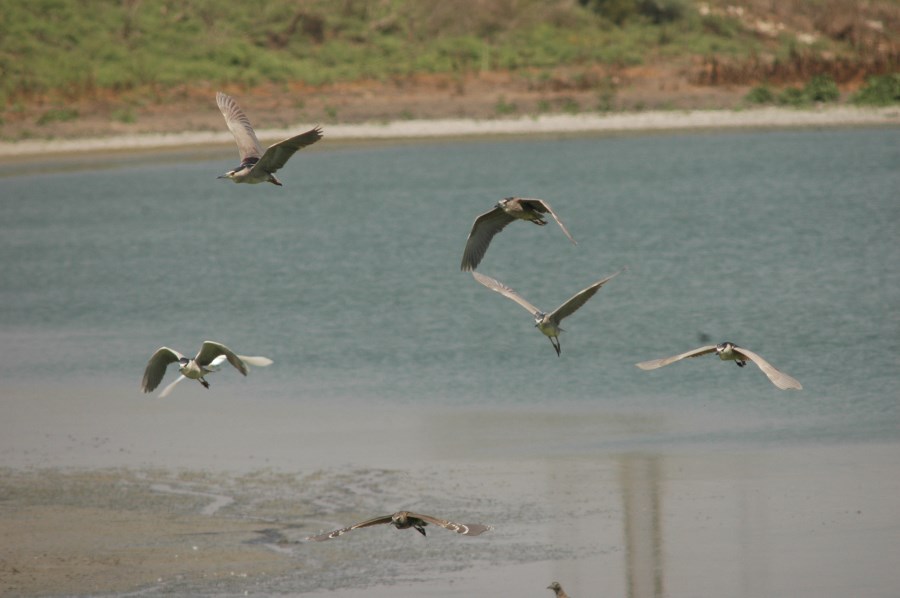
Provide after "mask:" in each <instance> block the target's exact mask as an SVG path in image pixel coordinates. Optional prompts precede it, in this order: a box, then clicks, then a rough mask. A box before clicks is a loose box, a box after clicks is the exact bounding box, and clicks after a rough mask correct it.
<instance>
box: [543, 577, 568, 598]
mask: <svg viewBox="0 0 900 598" xmlns="http://www.w3.org/2000/svg"><path fill="white" fill-rule="evenodd" d="M547 589H548V590H553V591H554V592H555V593H556V598H569V595H568V594H566V591H565V590H564V589H562V586H561V585H559V582H558V581H554V582H553V583H551V584H550V585H549V586H547Z"/></svg>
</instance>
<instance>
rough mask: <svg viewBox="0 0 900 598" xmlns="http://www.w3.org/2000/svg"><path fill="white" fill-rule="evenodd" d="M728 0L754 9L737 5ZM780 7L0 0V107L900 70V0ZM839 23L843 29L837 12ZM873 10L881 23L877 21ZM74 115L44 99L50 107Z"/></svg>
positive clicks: (812, 96)
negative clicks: (810, 33)
mask: <svg viewBox="0 0 900 598" xmlns="http://www.w3.org/2000/svg"><path fill="white" fill-rule="evenodd" d="M701 5H702V6H703V9H702V10H701V9H700V8H699V7H700V6H701ZM732 5H740V6H741V7H745V8H746V9H747V10H748V11H756V12H754V16H753V17H752V18H750V17H749V16H746V15H745V16H744V17H742V16H741V15H742V14H744V13H740V12H736V11H735V10H733V9H734V6H732ZM774 5H775V3H773V2H770V1H769V0H741V1H733V0H708V1H707V2H702V3H700V2H696V1H695V0H577V1H576V2H572V1H571V0H491V1H487V2H486V1H484V0H453V1H450V2H446V1H444V2H439V1H434V2H430V1H422V0H379V1H375V0H304V1H302V2H299V1H297V0H267V1H266V2H259V3H255V4H252V5H248V4H247V3H241V2H223V1H221V0H155V1H143V0H93V1H88V0H29V1H28V2H22V1H19V0H0V73H2V77H0V107H3V106H5V107H6V108H7V110H9V109H10V107H11V106H15V105H16V104H19V103H22V102H24V103H32V101H33V100H35V99H40V100H43V101H47V100H49V101H50V102H51V103H52V104H56V103H59V102H60V101H62V102H65V101H68V100H72V99H77V98H85V97H87V98H93V97H101V96H103V94H106V93H112V94H121V93H123V92H128V91H131V90H137V91H139V92H140V93H142V94H145V95H146V96H147V97H148V99H147V101H148V103H152V102H159V101H162V98H164V97H166V93H165V92H166V91H167V90H173V89H181V88H183V87H186V86H196V85H197V84H199V83H203V84H208V85H210V86H221V85H240V86H244V87H253V86H257V85H261V84H267V83H275V84H284V85H286V84H288V83H294V82H302V83H306V84H309V85H320V84H325V83H330V82H340V81H354V80H362V79H376V80H381V81H390V80H394V79H400V78H403V77H407V76H410V75H412V74H418V73H442V74H450V75H453V76H459V77H463V76H464V75H466V74H469V73H477V72H482V71H495V70H509V71H517V72H520V73H523V77H524V76H527V77H535V78H534V80H533V84H534V85H535V86H537V87H539V86H540V85H542V84H544V83H545V82H544V81H542V80H541V79H540V78H541V77H542V76H543V75H542V74H541V73H547V72H549V71H551V70H553V69H556V68H557V67H561V66H565V67H573V68H574V69H578V68H580V67H584V69H585V72H587V70H586V69H587V68H588V67H593V66H595V65H598V64H599V65H608V66H609V67H610V68H620V67H627V66H633V65H639V64H643V63H648V62H652V61H659V60H670V61H671V60H680V61H682V62H681V63H682V64H687V63H688V61H689V60H690V59H691V58H697V57H702V58H703V59H705V60H708V61H709V62H710V63H714V64H717V65H719V67H720V68H719V69H718V71H717V72H716V76H717V77H719V79H718V80H717V81H711V83H713V84H715V83H722V82H725V80H724V79H723V77H725V76H726V75H727V76H729V77H731V78H729V79H728V80H727V82H728V83H749V82H752V81H759V80H765V78H766V77H765V73H762V76H761V75H760V73H759V72H757V71H753V70H752V69H747V68H745V66H746V65H747V64H757V61H758V60H759V58H760V56H769V57H774V60H775V61H776V66H777V67H778V68H781V69H782V70H784V69H786V68H787V67H785V65H786V64H790V63H791V62H792V61H793V62H798V61H804V60H805V61H809V60H811V58H810V57H811V56H813V57H814V58H815V59H818V57H820V56H825V55H828V56H831V57H837V58H839V59H841V60H845V64H853V63H854V61H859V62H860V63H861V64H866V63H865V60H868V59H869V58H871V56H872V53H873V52H876V49H877V48H883V47H888V48H894V49H893V50H890V51H889V53H888V54H887V59H886V60H883V58H884V57H883V56H879V57H878V60H881V62H877V61H875V63H877V64H878V65H879V67H878V68H879V69H880V70H879V71H872V72H884V71H885V70H887V71H891V70H892V69H893V70H896V69H895V68H894V66H895V64H896V54H897V52H896V47H897V45H896V39H897V35H896V32H897V31H898V27H897V26H896V25H897V23H898V22H900V16H898V15H900V4H898V2H897V0H871V1H870V2H867V3H866V6H865V7H861V6H860V5H859V3H858V2H855V1H854V0H828V1H827V2H823V1H822V0H791V1H790V2H785V3H783V6H779V9H778V11H777V12H776V13H774V16H773V15H772V14H770V12H771V11H773V10H775V9H774V8H772V7H773V6H774ZM741 10H744V8H741ZM860 10H864V11H867V12H865V14H863V13H860V12H859V11H860ZM766 11H770V12H766ZM748 14H749V13H748ZM760 15H762V16H764V17H766V18H768V17H771V18H774V19H776V20H778V19H786V20H788V21H790V17H792V16H796V17H797V18H798V20H797V23H801V24H802V25H798V28H801V29H802V27H805V26H808V23H813V25H814V26H815V27H816V28H817V31H818V32H819V33H818V35H817V37H816V41H815V43H813V44H812V45H804V44H802V43H799V42H798V41H797V36H796V35H793V34H788V33H778V34H777V35H768V34H765V33H760V31H757V30H754V29H753V27H754V26H755V25H754V23H758V22H759V21H760V19H759V18H758V16H760ZM847 15H851V16H852V17H853V18H852V19H849V20H848V18H845V17H847ZM763 20H764V19H763ZM844 22H847V23H851V24H852V25H848V27H851V29H847V28H846V27H844V28H840V27H838V26H837V25H839V24H840V23H844ZM869 22H876V23H880V24H879V25H878V27H880V29H878V28H877V27H874V26H872V27H870V26H869V25H866V23H869ZM878 31H881V32H886V33H878ZM873 35H881V36H882V37H880V38H877V39H876V38H873V37H872V36H873ZM867 36H868V37H867ZM885 39H886V40H887V43H882V42H883V41H884V40H885ZM872 40H874V41H872ZM798 48H800V49H801V50H802V51H799V50H798ZM877 51H880V50H877ZM891 52H892V53H891ZM829 60H830V59H829ZM836 63H837V62H836ZM760 64H761V63H760ZM873 64H874V63H873ZM885 65H887V66H886V67H885ZM796 72H803V69H796ZM805 72H809V71H808V70H807V71H805ZM816 72H822V71H821V69H818V70H817V71H816ZM534 73H538V74H537V75H535V74H534ZM594 77H595V79H590V78H589V77H585V79H584V81H580V82H579V81H577V80H576V81H572V82H570V83H571V85H572V86H573V87H574V88H577V89H596V90H597V92H598V108H599V109H601V110H608V109H610V108H611V107H612V106H613V104H614V103H615V102H614V95H615V90H614V89H612V88H610V87H609V86H608V85H606V84H604V83H603V82H602V81H600V80H598V79H596V75H594ZM782 80H783V79H782ZM838 80H840V81H843V79H840V78H839V79H838ZM831 83H833V81H831ZM872 85H876V86H880V87H873V88H872V89H873V90H872V91H871V92H867V94H868V95H865V94H864V95H861V96H859V99H858V100H857V101H859V102H861V103H877V102H880V101H883V99H879V98H887V97H892V93H893V92H891V91H890V89H893V87H891V86H892V85H893V86H895V85H896V79H895V78H894V79H891V78H890V76H889V77H888V79H886V80H881V79H879V80H878V82H876V83H873V84H872ZM885 86H886V87H885ZM883 88H884V89H883ZM802 91H803V93H802V94H798V93H797V92H785V93H786V94H787V95H786V96H785V97H784V98H781V96H779V97H778V98H775V99H774V100H773V99H772V98H767V97H765V96H764V95H760V94H763V92H761V91H760V92H756V95H754V96H753V97H748V102H753V103H767V102H771V101H784V102H787V103H791V102H800V101H833V97H834V92H835V91H836V88H832V87H831V86H830V84H828V85H825V84H824V83H823V85H822V86H819V87H817V88H816V89H814V90H813V89H806V88H804V90H802ZM782 95H784V94H782ZM497 108H498V112H502V111H503V110H506V109H507V108H506V107H503V106H500V105H498V107H497ZM335 115H336V111H335ZM335 115H332V116H335ZM75 116H77V115H74V116H73V115H60V114H56V113H52V111H51V112H48V114H47V116H46V118H47V119H50V120H51V121H52V120H53V119H57V120H59V119H61V118H70V117H71V118H74V117H75ZM114 118H115V119H116V120H119V121H121V122H132V120H133V119H134V113H133V112H132V111H131V110H123V111H121V112H119V113H117V114H116V115H115V116H114Z"/></svg>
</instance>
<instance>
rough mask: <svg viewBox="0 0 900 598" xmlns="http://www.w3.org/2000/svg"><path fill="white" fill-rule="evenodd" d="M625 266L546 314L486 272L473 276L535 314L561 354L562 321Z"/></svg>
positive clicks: (536, 324) (540, 327)
mask: <svg viewBox="0 0 900 598" xmlns="http://www.w3.org/2000/svg"><path fill="white" fill-rule="evenodd" d="M624 270H625V268H622V270H619V271H618V272H616V273H615V274H612V275H610V276H607V277H606V278H604V279H602V280H598V281H597V282H595V283H594V284H592V285H591V286H589V287H587V288H586V289H582V290H580V291H578V292H577V293H575V294H574V295H573V296H572V298H570V299H569V300H568V301H566V302H565V303H563V304H562V305H560V306H559V307H557V308H556V309H555V310H553V311H552V312H550V313H549V314H546V313H544V312H542V311H541V310H539V309H538V308H536V307H535V306H533V305H532V304H531V303H529V302H528V301H526V300H525V299H524V298H523V297H522V296H521V295H519V294H518V293H517V292H515V291H514V290H512V289H511V288H509V287H508V286H506V285H505V284H503V283H502V282H500V281H498V280H494V279H493V278H491V277H490V276H485V275H484V274H480V273H478V272H472V276H474V277H475V280H477V281H478V282H480V283H481V284H483V285H484V286H486V287H487V288H489V289H491V290H492V291H496V292H498V293H500V294H501V295H503V296H504V297H506V298H507V299H512V300H513V301H515V302H516V303H518V304H519V305H521V306H522V307H524V308H525V309H527V310H528V311H529V312H530V313H531V315H532V316H534V325H535V327H536V328H538V329H539V330H540V331H541V332H543V333H544V334H545V335H546V336H547V338H549V339H550V344H551V345H553V348H554V349H556V355H557V356H559V354H560V344H559V333H560V332H563V329H562V328H560V327H559V324H560V322H562V321H563V319H564V318H566V317H567V316H570V315H572V314H573V313H575V312H576V311H577V310H578V308H580V307H581V306H582V305H584V304H585V303H586V302H587V300H588V299H590V298H591V297H593V296H594V294H595V293H596V292H597V291H599V290H600V287H602V286H603V285H604V284H606V283H607V282H609V281H610V280H612V279H613V278H614V277H616V276H618V275H619V274H621V273H622V272H623V271H624Z"/></svg>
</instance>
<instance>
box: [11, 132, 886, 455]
mask: <svg viewBox="0 0 900 598" xmlns="http://www.w3.org/2000/svg"><path fill="white" fill-rule="evenodd" d="M232 154H233V152H232V151H230V150H229V151H227V152H225V151H223V152H222V153H221V154H220V155H219V154H215V153H213V155H212V156H211V155H210V154H209V153H206V154H204V156H203V159H202V160H177V161H173V160H171V158H170V157H169V158H168V159H167V158H166V156H159V157H154V156H148V157H145V158H142V160H143V161H142V162H137V161H131V162H127V163H124V164H118V165H114V166H113V167H110V165H107V164H101V165H98V167H91V166H89V165H86V166H85V167H84V168H79V169H67V170H64V171H63V170H54V169H52V168H49V167H48V171H47V172H43V173H40V174H35V173H34V172H33V171H31V173H30V174H25V175H16V174H15V168H13V167H10V166H9V165H7V166H5V167H3V170H2V172H3V174H4V176H3V177H2V178H0V256H2V260H0V281H2V285H0V339H2V346H0V351H2V359H0V380H2V381H0V393H2V392H3V387H4V386H6V387H7V388H9V386H10V385H17V386H21V385H23V384H33V385H35V387H36V388H37V387H40V385H41V384H42V383H45V382H47V383H49V382H54V383H57V382H59V381H60V380H67V381H69V382H68V384H70V388H79V387H84V388H92V387H96V386H103V387H106V388H110V387H112V388H120V389H121V393H122V397H123V400H129V399H134V398H137V397H139V396H140V395H139V390H138V385H139V382H140V379H141V375H142V372H143V367H144V365H145V363H146V360H147V359H148V358H149V356H150V355H151V354H152V353H153V351H154V350H155V349H156V348H157V347H159V346H161V345H168V346H171V347H173V348H176V349H179V350H181V351H182V352H184V353H188V354H193V353H194V352H195V351H196V350H197V348H199V345H200V343H201V342H202V341H203V340H204V339H212V340H217V341H220V342H223V343H225V344H227V345H229V346H230V347H232V348H233V349H235V350H236V351H237V352H239V353H243V354H249V355H257V354H261V355H267V356H270V357H271V358H273V359H274V360H275V364H274V365H273V366H272V367H270V368H268V369H266V370H258V371H254V372H253V373H252V374H251V376H250V377H249V378H248V379H247V381H240V384H239V385H236V383H235V380H236V379H237V378H238V376H236V375H235V374H234V372H228V373H222V374H217V375H216V376H215V377H213V378H211V382H212V390H211V391H204V390H203V389H201V388H199V386H197V385H194V384H187V383H183V384H182V385H181V387H180V388H178V390H176V397H178V395H181V397H182V399H183V400H190V397H191V396H194V395H195V394H196V393H200V392H226V390H225V389H226V388H229V387H230V388H231V391H232V392H233V391H234V389H239V390H240V392H246V393H251V394H252V395H253V396H254V397H255V398H258V399H261V400H264V399H265V398H266V397H273V398H276V397H277V398H282V399H284V398H287V399H294V398H295V399H296V400H297V401H308V402H322V401H329V402H332V403H335V404H339V402H340V401H341V400H342V399H345V398H346V399H349V398H352V399H354V400H358V399H371V400H373V401H378V402H383V403H384V404H386V405H388V406H391V405H395V406H397V407H401V406H409V405H419V404H422V405H440V406H451V407H455V406H460V407H479V408H481V407H486V408H490V407H498V408H503V409H507V408H511V407H517V406H520V405H521V406H523V407H529V408H533V407H544V408H546V407H551V408H552V407H553V406H554V405H555V404H559V405H560V406H561V408H562V406H564V405H571V404H573V403H574V404H576V405H578V406H579V409H584V408H585V407H593V406H597V408H598V409H602V410H609V411H616V412H622V411H632V410H633V411H639V412H641V413H651V414H652V413H653V412H656V411H666V412H679V413H683V414H685V415H686V417H690V415H691V414H697V416H698V418H699V417H701V416H702V417H704V418H705V417H707V416H715V417H717V418H721V420H722V421H731V422H753V425H750V426H749V427H747V428H746V429H744V428H742V427H740V426H737V427H735V426H734V425H728V426H724V427H722V428H719V429H717V428H716V427H715V426H714V427H713V428H712V429H710V427H709V426H708V425H707V424H706V423H704V424H703V425H702V426H701V425H698V426H697V427H696V429H689V430H687V431H685V432H684V435H683V438H685V439H688V440H690V441H699V442H713V443H715V442H720V441H724V440H727V439H728V438H730V437H732V436H734V435H735V434H738V435H739V436H740V437H741V440H742V441H750V442H756V441H759V442H769V441H776V442H777V441H787V440H789V439H804V438H808V439H821V440H854V439H868V438H887V439H897V438H898V437H900V407H898V396H897V388H898V366H900V358H898V355H900V267H898V264H900V242H898V238H900V237H898V231H900V194H898V189H900V131H898V129H896V128H890V129H886V130H878V129H837V130H796V131H794V130H791V131H752V132H728V133H705V132H704V133H687V134H653V135H636V136H621V137H578V138H559V139H534V140H522V139H516V140H490V141H486V140H476V141H453V142H450V141H447V142H430V143H408V144H406V143H400V144H395V145H375V146H367V147H353V146H346V145H333V146H330V145H329V144H328V137H327V130H326V137H325V140H324V141H323V142H322V143H320V144H319V145H318V146H316V148H315V149H314V150H313V151H305V152H303V153H301V154H298V156H296V157H295V158H294V159H293V160H292V161H291V162H290V163H289V164H288V166H287V167H286V168H285V169H284V170H283V171H282V172H280V173H279V177H280V178H281V179H282V181H283V182H284V183H285V186H284V187H283V188H276V187H274V186H270V185H267V186H263V185H257V186H247V185H234V184H231V183H230V182H226V181H220V180H216V178H215V177H216V176H217V175H219V174H221V173H222V172H224V171H225V170H226V169H228V168H230V167H232V166H233V162H234V156H233V155H232ZM508 195H524V196H532V197H541V198H544V199H546V200H547V201H549V202H550V203H551V205H552V206H553V207H554V208H555V209H556V211H557V213H558V214H559V215H560V217H561V218H562V219H563V221H564V222H565V223H566V224H567V225H568V228H569V230H570V231H571V233H572V235H573V236H574V237H575V238H576V240H578V243H579V244H578V246H577V247H576V246H573V245H572V244H571V243H569V242H568V240H567V239H566V238H565V236H564V235H563V234H562V232H561V231H560V230H559V229H558V227H556V226H555V225H552V224H551V225H549V226H547V227H536V226H531V225H528V224H522V223H516V224H514V225H511V226H510V227H509V228H508V229H507V230H506V231H504V232H503V233H501V234H500V235H499V236H497V237H496V238H495V239H494V242H493V244H492V245H491V248H490V250H489V251H488V253H487V256H486V257H485V259H484V261H483V262H482V264H481V265H480V268H479V270H480V271H481V272H483V273H485V274H489V275H491V276H493V277H495V278H497V279H499V280H501V281H503V282H505V283H506V284H508V285H509V286H511V287H513V288H515V289H516V290H517V291H519V292H520V293H521V294H522V295H524V296H525V297H526V298H528V299H529V300H530V301H531V302H533V303H534V304H536V305H538V306H539V307H542V308H544V309H546V310H551V309H554V308H555V307H556V306H558V305H559V304H560V303H562V302H563V301H565V300H566V299H568V298H569V297H570V296H571V295H572V294H573V293H574V292H576V291H578V290H580V289H581V288H583V287H585V286H587V285H588V284H590V283H592V282H594V281H595V280H597V279H599V278H601V277H604V276H607V275H609V274H611V273H613V272H615V271H616V270H618V269H619V268H621V267H622V266H628V270H627V272H625V273H624V274H622V275H620V276H618V277H617V278H616V279H614V280H613V281H611V282H610V283H609V284H608V285H606V286H605V287H604V288H603V289H601V290H600V292H599V293H598V294H597V295H596V296H595V297H594V298H593V299H592V300H591V301H590V302H589V303H587V305H586V306H585V307H583V308H582V309H581V310H580V311H579V312H578V313H576V314H575V315H573V316H571V318H569V319H567V320H566V321H565V322H564V324H563V327H564V328H565V330H566V332H564V333H563V335H562V337H561V341H562V356H561V357H559V358H558V357H557V356H556V355H555V353H554V351H553V349H552V347H551V346H550V343H549V342H548V341H547V340H546V339H545V338H544V337H543V336H542V335H541V334H540V333H539V332H538V331H536V330H535V329H534V327H533V323H532V320H531V318H530V316H529V315H528V313H527V312H525V311H524V310H523V309H521V308H520V307H518V306H517V305H515V304H514V303H512V302H511V301H508V300H506V299H504V298H503V297H501V296H500V295H497V294H496V293H492V292H490V291H488V290H487V289H485V288H483V287H481V286H480V285H478V284H477V283H476V282H475V281H474V280H473V279H472V278H471V276H470V275H469V274H467V273H462V272H460V271H459V260H460V257H461V254H462V249H463V245H464V243H465V240H466V236H467V234H468V231H469V227H470V226H471V224H472V221H473V220H474V218H475V217H476V216H477V215H478V214H479V213H481V212H483V211H485V210H487V209H489V208H490V207H491V206H492V204H493V203H494V202H495V201H496V200H497V199H499V198H501V197H504V196H508ZM702 335H708V337H709V339H710V340H711V341H712V342H719V341H722V340H731V341H734V342H736V343H738V344H741V345H743V346H746V347H748V348H751V349H753V350H755V351H756V352H758V353H760V354H761V355H763V356H764V357H766V358H767V359H769V360H770V361H771V362H772V363H773V364H774V365H775V366H776V367H779V368H780V369H783V370H784V371H785V372H787V373H789V374H791V375H792V376H794V377H795V378H797V379H798V380H800V381H801V382H802V383H803V385H804V390H803V391H801V392H785V391H779V390H778V389H776V388H775V387H774V386H772V385H771V384H770V383H769V382H768V380H767V379H766V378H765V376H764V375H763V374H762V373H761V372H760V371H759V370H758V369H757V368H755V367H752V366H751V367H748V368H744V369H738V368H736V367H734V366H733V365H732V364H729V363H722V362H719V361H718V360H716V359H715V358H714V357H705V358H700V359H696V360H689V361H687V362H682V363H680V364H676V365H672V366H669V367H668V368H665V369H662V370H658V371H655V372H643V371H640V370H638V369H637V368H635V367H634V363H635V362H638V361H642V360H646V359H651V358H656V357H663V356H666V355H671V354H675V353H679V352H682V351H685V350H687V349H690V348H693V347H696V346H699V345H701V344H707V341H703V340H701V336H702ZM173 377H174V373H170V374H169V377H167V379H166V380H170V379H172V378H173ZM703 421H704V422H706V421H707V420H706V419H704V420H703ZM736 430H737V431H736ZM640 441H641V442H648V443H653V442H659V441H666V439H660V438H641V440H640ZM598 442H602V441H598Z"/></svg>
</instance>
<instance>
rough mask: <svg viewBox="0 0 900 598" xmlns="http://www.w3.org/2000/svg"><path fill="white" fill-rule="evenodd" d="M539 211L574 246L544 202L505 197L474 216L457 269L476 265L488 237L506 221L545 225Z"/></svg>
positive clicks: (498, 230) (500, 229)
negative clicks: (547, 217)
mask: <svg viewBox="0 0 900 598" xmlns="http://www.w3.org/2000/svg"><path fill="white" fill-rule="evenodd" d="M541 214H550V216H552V217H553V219H554V220H556V223H557V224H558V225H559V227H560V228H561V229H562V231H563V232H564V233H565V234H566V236H567V237H568V238H569V240H570V241H572V243H573V244H575V245H577V243H575V239H573V238H572V235H570V234H569V230H568V229H567V228H566V225H565V224H563V223H562V220H560V219H559V217H558V216H557V215H556V212H554V211H553V209H552V208H550V204H548V203H547V202H546V201H544V200H543V199H530V198H527V197H506V198H504V199H501V200H500V201H498V202H497V205H496V206H494V208H493V209H492V210H490V211H489V212H485V213H484V214H482V215H480V216H479V217H478V218H476V219H475V222H474V223H473V224H472V230H471V231H469V238H468V239H467V240H466V248H465V250H464V251H463V257H462V265H461V266H460V269H461V270H464V271H466V270H474V269H475V268H477V267H478V264H479V263H480V262H481V258H483V257H484V254H485V253H486V252H487V249H488V245H490V244H491V239H493V238H494V235H496V234H497V233H499V232H500V231H502V230H503V229H504V228H505V227H506V225H507V224H509V223H510V222H513V221H515V220H528V221H530V222H534V223H535V224H537V225H539V226H544V225H545V224H547V221H546V220H544V219H543V218H542V217H541Z"/></svg>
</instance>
